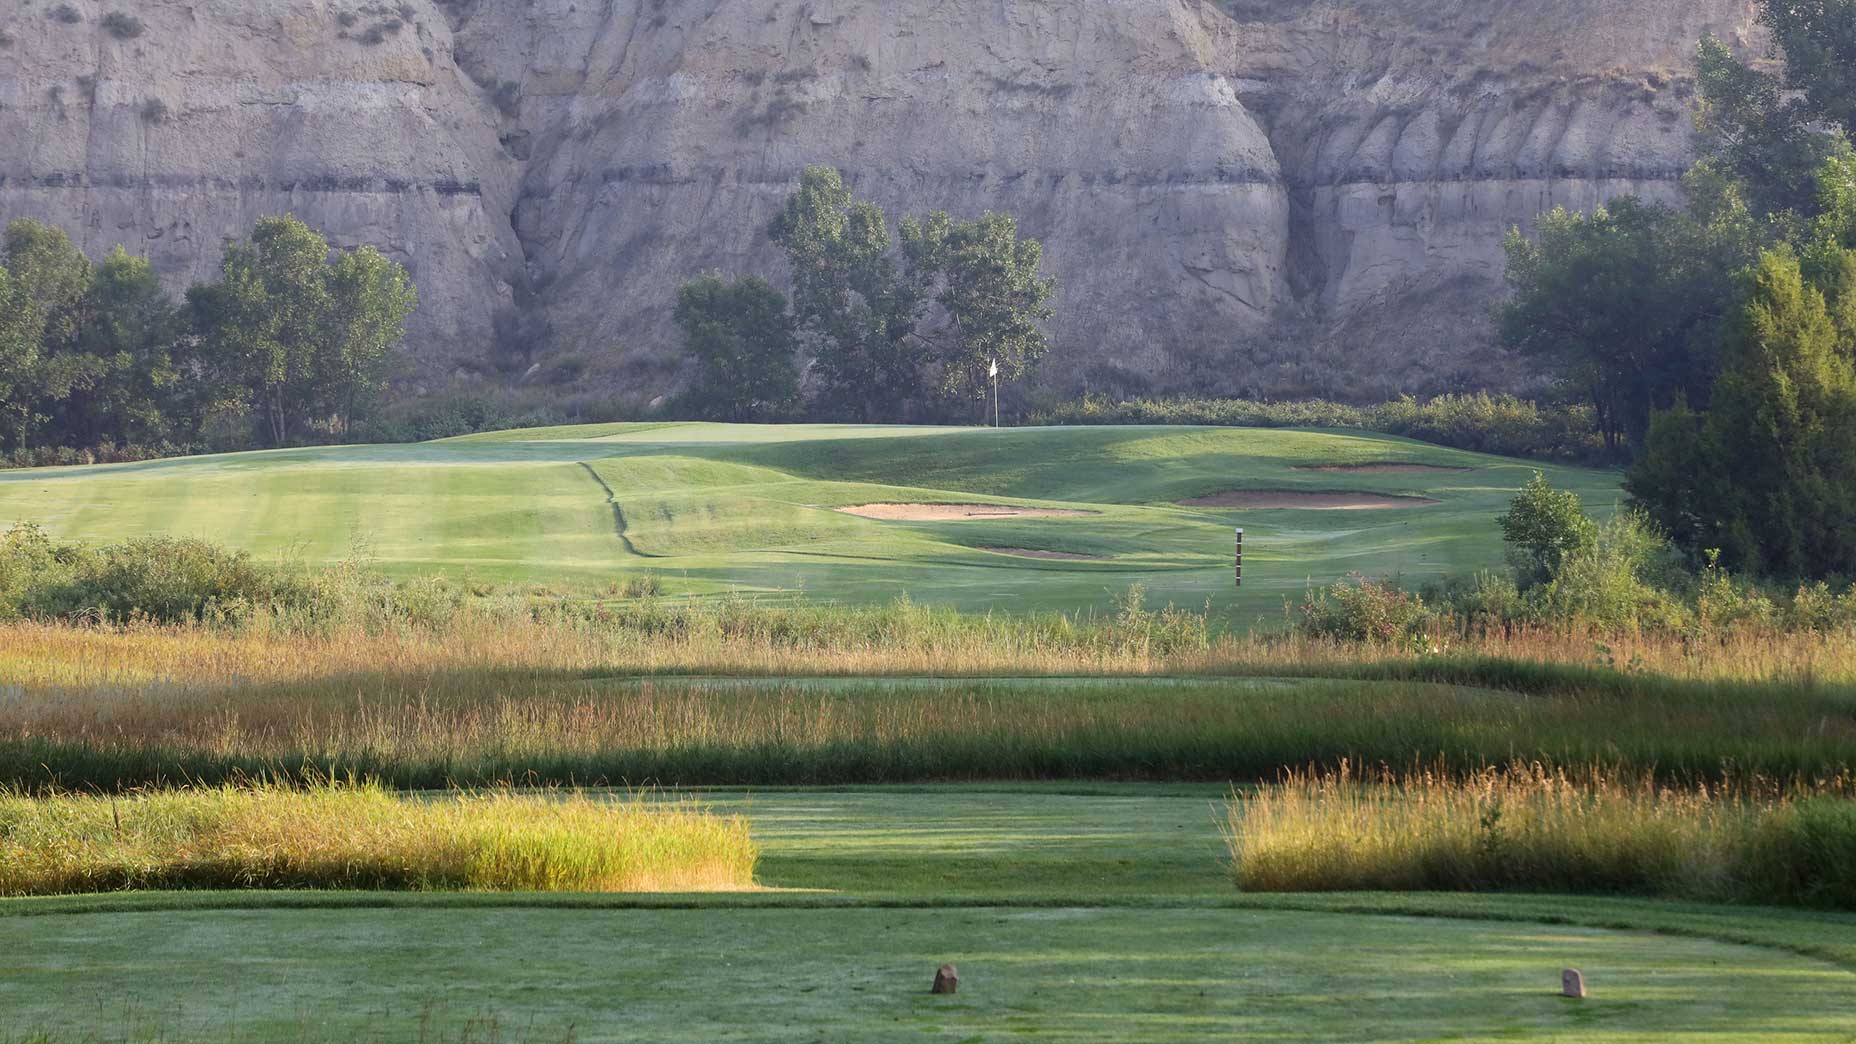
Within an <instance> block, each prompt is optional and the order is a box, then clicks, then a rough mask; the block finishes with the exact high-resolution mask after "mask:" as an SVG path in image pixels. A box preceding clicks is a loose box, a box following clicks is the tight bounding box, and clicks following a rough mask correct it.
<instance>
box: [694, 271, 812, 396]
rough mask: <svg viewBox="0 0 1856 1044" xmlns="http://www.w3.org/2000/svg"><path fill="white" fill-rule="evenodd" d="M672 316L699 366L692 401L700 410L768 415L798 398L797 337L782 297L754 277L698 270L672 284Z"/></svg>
mask: <svg viewBox="0 0 1856 1044" xmlns="http://www.w3.org/2000/svg"><path fill="white" fill-rule="evenodd" d="M675 317H676V322H677V325H678V326H679V327H681V328H682V330H683V336H684V341H685V343H686V344H687V346H688V348H689V351H690V354H691V355H692V356H694V357H695V359H696V363H697V367H698V373H697V377H696V381H695V383H694V385H693V386H692V387H691V388H690V391H689V397H688V398H689V402H690V404H691V405H692V406H693V407H694V408H695V409H696V410H697V411H698V412H699V413H701V414H702V415H703V416H705V417H709V418H712V419H715V420H726V421H766V420H775V419H778V418H780V417H782V416H785V415H786V414H787V413H788V412H790V411H791V409H792V407H793V405H794V404H795V403H796V402H797V401H798V398H799V375H798V370H797V368H796V362H795V355H796V353H797V351H798V341H797V338H796V336H795V334H794V329H793V318H792V316H790V315H789V314H788V313H787V310H786V297H785V295H783V294H781V293H780V292H779V291H778V290H775V289H774V288H773V287H772V286H769V285H768V284H767V281H766V280H764V279H761V278H759V277H758V276H748V277H746V278H743V279H738V280H735V281H733V282H724V281H723V280H722V279H721V277H719V276H713V275H705V276H699V277H697V278H696V279H692V280H690V281H689V282H687V283H684V284H683V286H682V287H680V288H678V290H677V307H676V312H675Z"/></svg>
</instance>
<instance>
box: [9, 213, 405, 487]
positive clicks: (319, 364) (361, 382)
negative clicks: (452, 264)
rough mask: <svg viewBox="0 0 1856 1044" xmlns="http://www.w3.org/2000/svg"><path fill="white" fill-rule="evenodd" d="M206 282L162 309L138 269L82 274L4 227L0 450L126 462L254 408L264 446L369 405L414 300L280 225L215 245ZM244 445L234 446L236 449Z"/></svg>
mask: <svg viewBox="0 0 1856 1044" xmlns="http://www.w3.org/2000/svg"><path fill="white" fill-rule="evenodd" d="M222 277H223V278H222V279H221V281H219V282H217V283H214V284H210V285H205V286H196V287H193V288H192V289H191V290H190V291H189V292H188V294H187V306H186V307H185V308H179V307H176V305H175V304H174V302H173V300H172V299H171V298H170V297H169V296H168V294H167V291H166V290H165V289H164V288H163V287H162V285H161V280H160V278H159V276H158V275H157V274H156V272H155V270H154V266H153V265H151V264H150V263H149V262H148V260H147V259H146V258H140V257H135V256H133V255H131V254H129V253H128V251H126V250H124V249H123V248H122V247H120V246H118V247H116V248H115V249H114V250H113V251H111V252H110V253H109V255H108V256H106V257H105V258H104V259H103V260H102V261H101V262H100V263H97V264H92V263H91V262H90V260H89V259H87V258H86V257H85V256H84V255H83V253H82V252H81V251H79V250H78V249H77V247H76V246H74V245H73V244H72V243H71V241H70V239H69V238H68V237H67V236H66V235H65V234H64V233H63V232H62V231H60V230H58V229H56V228H53V227H51V226H48V225H43V224H40V223H38V222H35V221H25V220H22V221H15V222H13V223H12V224H11V225H9V226H8V227H7V230H6V236H5V244H4V253H0V422H4V423H3V424H0V449H7V450H10V451H11V456H12V457H13V458H14V459H15V460H16V461H19V462H22V463H32V462H37V461H40V460H48V459H55V460H63V459H64V457H65V456H66V455H69V456H73V457H81V456H82V455H83V454H80V453H78V452H77V451H76V450H69V452H68V454H61V453H56V452H52V448H53V447H66V448H67V449H68V448H70V447H88V448H89V449H90V450H94V451H95V452H93V453H91V454H90V455H91V456H93V457H95V456H101V457H104V458H121V459H137V458H141V457H146V456H150V455H153V454H154V453H155V452H157V448H158V447H168V448H170V449H171V448H172V447H173V446H174V445H175V444H181V445H186V444H189V443H192V442H194V441H195V440H197V439H199V438H200V434H201V430H202V426H203V425H205V424H207V423H208V421H209V420H210V419H212V418H214V417H216V416H219V417H223V416H234V417H236V416H238V415H240V414H243V413H244V412H246V411H248V410H252V409H255V410H257V411H259V412H260V413H261V414H262V415H263V417H264V420H265V429H266V434H267V435H268V437H269V441H270V442H272V443H273V444H281V443H283V442H285V441H289V440H291V439H296V438H301V437H304V436H305V435H307V434H310V427H311V422H312V421H314V422H317V423H319V424H320V425H321V426H322V427H321V428H320V429H319V430H321V431H325V432H327V433H328V434H331V435H341V434H343V433H345V432H346V431H347V430H348V427H349V424H350V423H351V420H352V418H353V417H354V416H355V415H356V414H358V413H361V412H364V411H365V410H367V409H368V408H369V407H371V406H372V405H373V403H374V401H375V400H376V399H377V398H378V397H379V395H380V393H381V391H382V390H383V387H384V384H385V379H386V376H387V374H388V372H389V369H390V367H391V364H392V352H393V349H394V348H395V347H396V346H397V345H398V343H399V341H400V338H401V337H402V335H403V330H404V327H405V321H406V318H407V316H409V315H410V314H411V312H412V310H413V309H414V308H415V307H416V306H417V302H418V295H417V293H416V291H415V290H414V288H413V286H412V283H411V281H410V279H409V278H408V277H407V274H406V272H405V270H404V269H403V268H401V267H400V266H399V265H397V264H395V263H393V262H392V261H389V260H387V259H386V258H385V257H383V256H382V255H381V254H380V253H379V252H378V251H376V250H374V249H373V248H371V247H361V248H359V249H357V250H352V251H341V252H337V253H336V254H335V255H334V257H333V258H331V257H330V251H329V247H328V244H327V243H326V242H325V241H324V240H323V239H322V237H321V236H320V235H318V234H316V233H315V232H314V231H313V230H311V229H309V228H308V227H307V226H305V225H303V224H302V223H301V222H299V221H296V220H295V219H294V218H289V217H282V218H266V219H264V220H262V221H260V222H259V223H258V225H257V227H256V229H255V230H254V232H253V235H252V238H251V240H250V241H249V242H243V243H235V244H233V245H232V246H231V247H229V248H228V250H227V254H226V259H225V263H224V265H223V266H222ZM243 441H244V440H240V444H243Z"/></svg>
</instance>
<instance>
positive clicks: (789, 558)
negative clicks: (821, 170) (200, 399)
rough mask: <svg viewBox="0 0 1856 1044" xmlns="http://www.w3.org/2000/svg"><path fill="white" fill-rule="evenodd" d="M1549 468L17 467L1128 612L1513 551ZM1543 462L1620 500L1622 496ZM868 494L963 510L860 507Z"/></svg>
mask: <svg viewBox="0 0 1856 1044" xmlns="http://www.w3.org/2000/svg"><path fill="white" fill-rule="evenodd" d="M1375 465H1377V466H1375ZM1401 465H1402V466H1401ZM1412 465H1421V466H1418V467H1413V466H1412ZM1535 467H1536V465H1533V464H1530V463H1526V462H1520V461H1513V460H1507V459H1503V458H1497V457H1487V456H1481V455H1477V454H1472V453H1465V452H1460V451H1455V450H1447V449H1442V448H1439V447H1436V446H1430V445H1426V444H1423V443H1417V442H1412V441H1410V440H1405V439H1398V438H1393V437H1389V436H1382V435H1373V434H1366V433H1358V432H1350V433H1336V432H1325V431H1302V430H1282V429H1241V428H1177V427H1102V428H1080V427H1079V428H1068V427H1066V428H1014V429H1003V430H997V429H995V430H988V429H971V428H966V429H962V428H906V427H874V426H844V425H783V426H763V425H722V424H698V423H687V424H686V423H665V424H604V425H587V426H579V427H569V428H546V429H530V430H525V431H513V432H500V433H495V434H492V435H483V436H471V437H467V438H462V439H453V440H445V441H441V442H432V443H423V444H417V445H402V446H353V447H331V448H322V449H299V450H278V451H267V452H254V453H237V454H227V455H221V456H211V457H196V458H186V459H178V460H163V461H151V462H146V463H141V464H127V465H107V466H96V467H87V468H58V469H40V470H31V471H15V472H0V525H4V524H10V523H12V522H16V521H31V522H37V523H40V524H42V525H43V526H45V527H46V529H47V530H48V531H49V532H50V533H51V534H52V535H53V536H54V537H56V538H58V539H63V540H84V541H97V542H109V541H117V540H122V539H125V538H128V537H132V536H136V535H141V534H151V533H159V534H171V535H179V536H198V537H205V538H208V539H212V540H215V541H220V542H224V543H228V544H231V545H234V546H236V547H240V548H245V549H248V550H250V551H252V552H254V553H256V554H258V555H260V556H263V557H265V558H270V559H280V560H296V561H302V562H306V563H312V564H319V563H328V562H334V561H340V560H343V559H347V558H350V557H353V556H356V555H360V556H364V557H367V558H370V559H372V560H373V561H374V562H375V563H376V564H377V565H379V566H380V567H381V568H382V569H384V570H386V571H388V572H390V573H393V574H395V575H400V576H407V575H415V574H425V573H434V572H440V573H444V574H446V575H449V576H451V577H453V578H455V579H460V580H472V581H479V582H493V583H517V584H522V585H531V586H534V585H540V586H548V587H552V588H555V589H558V590H560V591H561V592H562V593H590V592H593V591H597V590H600V589H603V588H605V587H607V586H608V585H611V584H614V583H620V582H623V580H624V579H625V578H627V577H630V576H637V575H641V574H649V575H651V576H653V577H655V578H657V580H658V582H659V584H660V585H661V587H662V589H663V591H664V592H665V593H666V594H668V595H672V596H678V595H693V596H714V595H718V594H725V593H728V592H737V593H740V594H744V595H750V596H753V597H756V598H761V599H766V600H780V599H784V598H788V597H792V596H794V595H799V594H803V595H804V596H805V597H808V598H811V599H814V600H823V601H839V602H846V603H861V604H869V603H883V602H889V601H891V600H894V599H895V598H897V597H900V596H904V595H906V596H907V597H909V598H911V599H914V600H916V601H919V602H925V603H935V604H946V605H952V606H955V607H958V608H962V609H1008V610H1022V609H1062V610H1079V609H1098V610H1106V609H1107V608H1108V606H1109V604H1110V602H1111V600H1112V599H1113V598H1114V597H1115V596H1117V595H1119V594H1121V593H1122V592H1125V591H1126V590H1127V589H1128V588H1129V587H1130V586H1131V585H1134V584H1141V585H1144V586H1145V587H1146V589H1147V592H1148V599H1149V602H1150V604H1164V603H1166V602H1173V603H1176V604H1178V605H1181V606H1184V607H1189V608H1193V609H1199V608H1202V607H1204V606H1205V605H1206V604H1207V603H1208V602H1209V603H1210V605H1211V607H1212V609H1213V611H1214V612H1215V613H1216V614H1218V615H1219V616H1221V617H1223V618H1224V619H1226V620H1228V621H1231V622H1234V623H1238V624H1243V625H1249V624H1252V623H1255V622H1257V621H1258V620H1259V619H1262V620H1265V622H1267V621H1268V620H1271V619H1278V618H1280V614H1281V612H1282V607H1283V601H1284V599H1285V598H1292V597H1295V596H1298V595H1299V594H1300V593H1301V592H1302V591H1303V590H1304V589H1305V588H1306V587H1307V585H1308V584H1309V583H1310V582H1314V583H1324V582H1328V581H1332V580H1334V579H1336V578H1339V577H1343V576H1346V575H1348V574H1351V573H1356V572H1357V573H1362V574H1365V575H1368V576H1380V575H1398V576H1400V577H1402V578H1403V579H1404V580H1405V581H1406V582H1407V583H1413V584H1415V583H1421V582H1423V581H1425V580H1428V579H1434V578H1438V577H1442V576H1445V575H1449V574H1464V573H1469V572H1473V571H1475V570H1477V569H1484V568H1493V567H1496V566H1498V565H1500V563H1501V541H1500V535H1499V533H1498V532H1497V531H1496V528H1495V526H1494V524H1493V522H1494V518H1495V516H1496V515H1497V514H1499V513H1500V512H1501V511H1502V510H1503V508H1504V506H1505V504H1506V502H1507V499H1508V498H1509V497H1510V496H1511V495H1512V494H1513V492H1514V490H1515V489H1516V488H1518V487H1519V486H1520V485H1521V484H1522V483H1523V482H1525V481H1526V480H1527V478H1528V476H1529V475H1530V474H1531V473H1532V471H1533V470H1534V469H1535ZM1544 470H1546V471H1547V472H1548V473H1549V477H1550V478H1551V479H1552V481H1553V482H1554V484H1555V485H1557V486H1561V487H1564V488H1569V489H1572V490H1575V491H1577V492H1578V493H1579V494H1581V495H1582V496H1583V497H1584V498H1585V500H1586V502H1587V503H1588V504H1589V505H1591V506H1592V507H1593V508H1594V509H1596V510H1599V511H1606V510H1609V509H1610V507H1611V506H1612V505H1613V504H1614V503H1615V502H1616V501H1617V500H1618V498H1619V496H1620V493H1619V490H1618V485H1617V478H1616V476H1615V475H1614V474H1612V473H1608V472H1601V471H1591V470H1583V469H1574V468H1560V467H1550V466H1549V467H1545V468H1544ZM1188 501H1194V502H1198V503H1199V504H1200V506H1196V507H1194V506H1186V503H1185V502H1188ZM1432 501H1434V502H1435V503H1432ZM869 505H959V508H958V510H955V509H949V510H945V511H940V512H936V511H921V510H909V511H897V510H889V509H884V510H866V511H865V513H866V514H881V515H889V516H903V517H881V518H868V517H859V516H858V515H854V514H849V513H847V512H845V511H843V510H840V509H843V508H865V507H866V506H869ZM989 505H990V506H1000V505H1006V506H1007V507H1004V508H1001V510H999V511H997V512H993V511H989V510H987V507H988V506H989ZM1387 505H1390V506H1393V507H1396V508H1397V509H1396V510H1372V509H1371V508H1374V507H1384V506H1387ZM1361 506H1364V507H1366V508H1367V509H1365V510H1356V509H1354V508H1359V507H1361ZM1337 507H1338V508H1346V509H1343V510H1335V508H1337ZM1011 508H1017V509H1020V510H1021V511H1023V512H1024V513H1021V514H1012V513H1010V509H1011ZM936 515H940V516H944V517H934V516H936ZM1234 526H1242V527H1244V529H1245V551H1246V559H1247V562H1246V573H1245V586H1244V588H1243V589H1242V591H1241V592H1234V591H1233V590H1232V583H1231V575H1230V570H1231V543H1232V533H1231V529H1232V527H1234Z"/></svg>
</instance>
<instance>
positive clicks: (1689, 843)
mask: <svg viewBox="0 0 1856 1044" xmlns="http://www.w3.org/2000/svg"><path fill="white" fill-rule="evenodd" d="M1850 793H1851V781H1850V780H1848V779H1847V778H1840V779H1837V780H1832V781H1830V782H1827V783H1818V784H1812V785H1804V786H1800V785H1792V786H1779V785H1776V784H1774V783H1771V782H1768V781H1755V782H1753V783H1749V784H1742V785H1729V786H1725V787H1708V786H1692V787H1686V788H1672V787H1666V786H1661V785H1659V784H1657V783H1656V782H1655V781H1654V780H1653V779H1651V778H1649V777H1648V776H1644V777H1625V778H1618V777H1612V776H1609V775H1607V774H1605V773H1603V772H1599V771H1596V770H1586V771H1581V772H1569V771H1566V770H1562V769H1548V768H1544V767H1542V766H1540V765H1537V764H1534V765H1527V764H1517V765H1512V766H1509V767H1507V768H1499V769H1498V768H1489V769H1484V770H1483V771H1481V772H1477V773H1474V774H1471V775H1469V776H1468V777H1466V778H1465V777H1457V778H1449V777H1447V776H1445V775H1442V774H1439V773H1434V772H1419V773H1412V774H1409V775H1405V776H1402V777H1394V776H1392V775H1389V774H1367V775H1364V776H1362V775H1360V774H1356V773H1355V772H1353V771H1351V770H1350V769H1349V768H1348V767H1347V766H1345V765H1343V766H1342V767H1341V769H1340V770H1339V771H1336V772H1330V773H1314V772H1310V773H1291V774H1290V775H1288V776H1287V777H1286V778H1285V779H1284V781H1283V782H1282V783H1280V784H1278V785H1276V786H1271V787H1265V788H1263V789H1261V790H1259V791H1258V792H1257V793H1256V794H1254V795H1250V796H1245V797H1241V798H1237V799H1234V800H1233V801H1232V804H1231V807H1230V811H1229V821H1228V822H1229V825H1228V831H1227V838H1228V843H1229V847H1230V852H1231V857H1232V861H1233V867H1234V871H1235V873H1236V876H1237V883H1238V887H1239V888H1240V889H1242V890H1245V891H1253V892H1316V891H1478V890H1515V891H1539V892H1606V893H1632V894H1644V895H1658V896H1667V897H1680V898H1689V899H1703V900H1714V901H1720V900H1736V901H1752V902H1795V903H1805V904H1811V905H1824V906H1837V907H1842V908H1846V909H1849V908H1856V802H1852V801H1851V800H1850V799H1849V795H1850Z"/></svg>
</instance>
